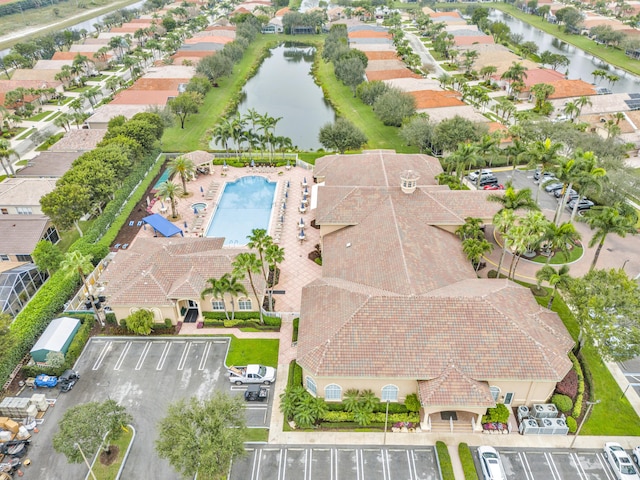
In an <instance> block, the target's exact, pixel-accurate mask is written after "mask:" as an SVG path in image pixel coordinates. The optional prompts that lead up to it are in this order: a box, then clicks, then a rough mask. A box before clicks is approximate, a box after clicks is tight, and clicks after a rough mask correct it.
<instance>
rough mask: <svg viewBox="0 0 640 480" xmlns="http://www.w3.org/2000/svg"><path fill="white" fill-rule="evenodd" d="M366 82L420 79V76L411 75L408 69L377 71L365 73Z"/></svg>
mask: <svg viewBox="0 0 640 480" xmlns="http://www.w3.org/2000/svg"><path fill="white" fill-rule="evenodd" d="M366 75H367V80H368V81H370V82H373V81H374V80H391V79H392V78H421V77H420V75H417V74H415V73H413V72H412V71H411V70H409V69H408V68H402V69H399V70H377V71H368V72H366Z"/></svg>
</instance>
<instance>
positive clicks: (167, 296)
mask: <svg viewBox="0 0 640 480" xmlns="http://www.w3.org/2000/svg"><path fill="white" fill-rule="evenodd" d="M223 243H224V238H154V237H151V238H138V239H137V240H136V241H135V242H134V243H133V244H132V245H131V246H130V247H129V248H128V249H127V250H119V251H118V252H117V253H116V255H115V257H114V258H113V260H112V261H111V262H110V263H109V264H108V266H107V268H106V269H105V270H104V272H103V273H102V275H101V276H100V278H99V283H100V284H101V285H102V286H103V287H104V290H103V295H105V296H106V297H107V304H108V305H109V307H110V308H111V309H112V310H113V312H114V313H115V314H116V317H117V318H118V319H122V318H125V317H127V316H128V315H129V314H130V313H131V312H132V311H135V310H137V309H140V308H144V309H148V310H150V311H151V312H152V313H153V314H154V317H155V321H156V322H162V321H163V320H164V319H165V318H170V319H171V320H172V321H173V323H174V324H175V323H177V322H179V321H182V322H184V321H185V320H186V321H194V322H195V321H202V312H203V311H223V310H224V306H223V304H224V305H226V309H227V310H228V311H230V310H231V299H230V298H229V297H227V298H225V299H223V300H221V299H213V298H212V297H211V296H210V295H209V296H206V297H205V298H204V299H201V298H200V292H202V290H204V289H205V288H207V287H208V286H210V285H209V284H208V283H207V280H208V279H210V278H220V277H222V276H223V275H224V274H225V273H231V271H232V270H233V267H232V263H233V261H234V259H235V257H236V255H238V254H240V253H243V252H246V251H247V250H245V249H232V248H222V245H223ZM253 281H254V285H255V286H256V291H258V292H259V295H261V293H260V292H264V288H265V282H264V278H263V277H262V276H261V275H256V276H255V277H254V278H253ZM241 283H242V284H243V285H244V286H245V288H246V289H247V292H248V296H247V297H246V298H244V297H241V298H237V299H236V302H238V301H240V300H242V301H243V302H248V301H250V302H251V305H252V308H251V309H250V310H253V311H255V310H257V308H258V305H259V303H258V301H257V300H256V298H255V297H254V296H253V291H252V289H251V285H250V284H249V280H248V279H244V280H241ZM212 302H215V303H212ZM220 302H223V303H220ZM244 305H245V308H246V303H244Z"/></svg>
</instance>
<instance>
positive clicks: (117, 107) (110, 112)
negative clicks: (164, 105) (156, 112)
mask: <svg viewBox="0 0 640 480" xmlns="http://www.w3.org/2000/svg"><path fill="white" fill-rule="evenodd" d="M148 109H149V106H148V105H145V104H136V105H127V104H114V103H113V102H111V103H107V104H105V105H101V106H99V107H98V108H96V109H95V111H94V112H93V115H91V116H90V117H89V118H88V119H87V120H86V123H87V124H88V125H89V128H90V129H99V130H104V129H106V128H107V127H108V126H109V120H111V119H112V118H113V117H117V116H119V115H123V116H124V117H125V118H126V119H127V120H128V119H130V118H131V117H133V116H134V115H135V114H136V113H141V112H146V111H147V110H148Z"/></svg>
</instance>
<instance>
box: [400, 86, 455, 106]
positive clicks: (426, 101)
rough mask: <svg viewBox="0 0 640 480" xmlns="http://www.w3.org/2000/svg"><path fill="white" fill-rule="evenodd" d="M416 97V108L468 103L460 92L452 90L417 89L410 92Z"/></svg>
mask: <svg viewBox="0 0 640 480" xmlns="http://www.w3.org/2000/svg"><path fill="white" fill-rule="evenodd" d="M409 93H411V95H413V97H414V98H415V99H416V108H417V109H423V108H440V107H457V106H463V105H466V104H465V103H464V102H463V101H462V100H461V99H460V97H461V95H460V94H459V93H458V92H453V91H451V90H444V91H442V90H417V91H413V92H409Z"/></svg>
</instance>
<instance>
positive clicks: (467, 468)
mask: <svg viewBox="0 0 640 480" xmlns="http://www.w3.org/2000/svg"><path fill="white" fill-rule="evenodd" d="M458 455H459V456H460V463H462V471H464V479H465V480H478V471H477V470H476V464H475V463H474V462H473V455H472V454H471V449H470V448H469V445H467V444H466V443H464V442H463V443H461V444H460V445H458Z"/></svg>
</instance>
